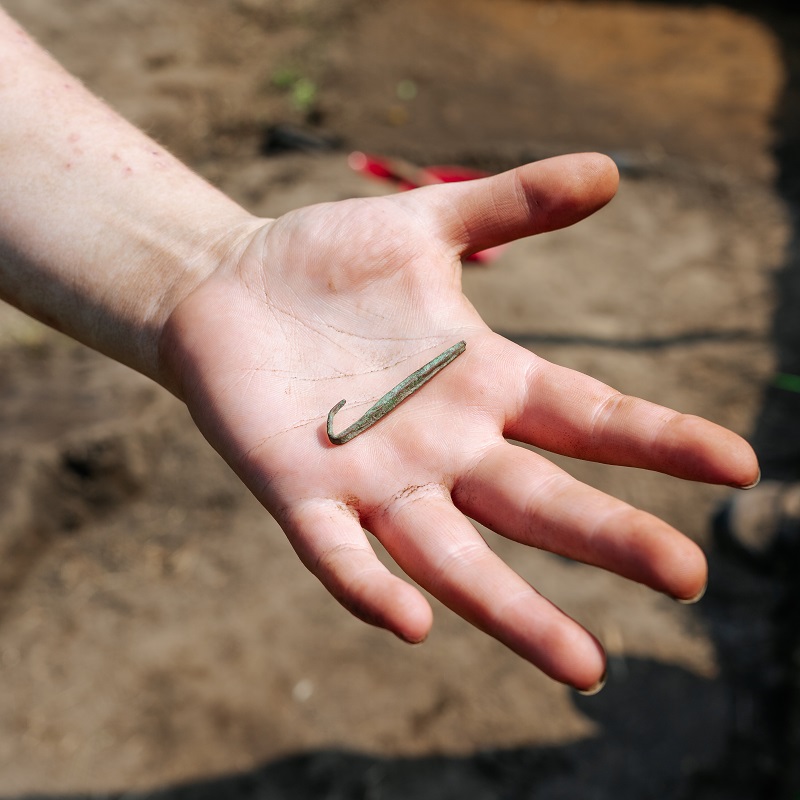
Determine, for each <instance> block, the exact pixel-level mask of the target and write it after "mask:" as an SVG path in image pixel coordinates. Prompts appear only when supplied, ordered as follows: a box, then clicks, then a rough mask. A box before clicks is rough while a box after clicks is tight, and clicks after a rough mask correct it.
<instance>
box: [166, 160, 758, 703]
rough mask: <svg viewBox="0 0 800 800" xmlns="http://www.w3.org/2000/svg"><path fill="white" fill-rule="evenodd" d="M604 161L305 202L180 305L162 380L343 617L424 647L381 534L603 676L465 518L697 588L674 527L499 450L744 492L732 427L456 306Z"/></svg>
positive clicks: (513, 638) (593, 201) (471, 599)
mask: <svg viewBox="0 0 800 800" xmlns="http://www.w3.org/2000/svg"><path fill="white" fill-rule="evenodd" d="M616 185H617V175H616V170H615V169H614V166H613V164H612V163H611V162H610V161H609V160H608V159H606V158H604V157H602V156H596V155H580V156H570V157H561V158H556V159H550V160H547V161H542V162H539V163H536V164H533V165H528V166H526V167H522V168H520V169H518V170H514V171H512V172H509V173H505V174H503V175H499V176H495V177H492V178H487V179H483V180H479V181H474V182H467V183H462V184H450V185H444V186H433V187H426V188H423V189H419V190H415V191H413V192H409V193H407V194H402V195H395V196H391V197H385V198H370V199H358V200H348V201H343V202H339V203H332V204H323V205H318V206H312V207H308V208H304V209H300V210H297V211H294V212H291V213H289V214H286V215H285V216H283V217H280V218H279V219H277V220H274V221H259V222H258V223H257V224H254V226H253V231H252V233H251V234H250V238H249V244H248V245H247V247H246V249H245V251H244V254H243V255H242V256H237V257H236V258H235V259H234V258H231V259H230V260H228V261H225V262H224V263H222V264H221V265H220V267H219V268H218V269H217V270H216V271H215V272H214V273H213V274H212V275H211V276H210V277H209V278H207V279H206V280H205V281H204V282H203V283H201V284H200V285H199V286H198V287H197V288H195V289H194V290H193V291H192V292H191V293H190V294H189V295H188V296H187V297H186V298H185V299H183V300H182V302H180V303H179V304H178V306H177V307H176V308H175V310H174V312H173V313H172V314H171V316H170V318H169V320H168V322H167V324H166V326H165V328H164V334H163V336H162V340H161V353H162V368H163V372H164V374H165V375H167V376H169V377H168V381H167V382H168V384H170V385H171V388H172V389H173V390H174V391H175V392H176V394H178V395H180V396H181V397H182V398H183V399H184V400H185V401H186V403H187V405H188V407H189V409H190V411H191V413H192V415H193V417H194V419H195V421H196V422H197V424H198V426H199V427H200V429H201V430H202V431H203V433H204V434H205V436H206V437H207V438H208V439H209V441H210V442H211V443H212V444H213V445H214V447H215V448H216V449H217V450H218V451H219V452H220V453H221V454H222V456H223V457H224V458H225V459H226V460H227V461H228V463H229V464H230V465H231V466H232V467H233V469H234V470H235V471H236V472H237V473H238V474H239V476H240V477H241V478H242V479H243V480H244V482H245V483H246V484H247V486H248V487H249V488H250V489H251V490H252V491H253V493H254V494H255V495H256V497H257V498H258V499H259V500H260V501H261V502H262V503H263V504H264V506H265V507H266V508H267V509H269V511H270V512H272V514H273V515H274V516H275V517H276V519H277V521H278V522H279V523H280V525H281V526H282V528H283V529H284V531H285V532H286V534H287V536H288V537H289V540H290V541H291V543H292V545H293V546H294V548H295V549H296V551H297V553H298V554H299V556H300V558H301V559H302V560H303V562H304V563H305V564H306V566H307V567H308V568H309V569H310V570H311V571H312V572H313V573H314V574H315V575H316V576H317V577H318V578H319V579H320V580H321V581H322V583H323V584H324V585H325V586H326V587H327V588H328V590H329V591H330V592H331V593H332V594H333V595H334V596H335V597H336V598H337V599H338V600H339V601H340V602H341V603H342V604H343V605H344V606H345V607H346V608H348V609H349V610H350V611H351V612H352V613H354V614H355V615H356V616H358V617H360V618H362V619H364V620H366V621H368V622H370V623H373V624H376V625H379V626H381V627H384V628H387V629H388V630H390V631H392V632H394V633H395V634H397V635H398V636H400V637H401V638H403V639H405V640H407V641H410V642H416V641H420V640H422V639H424V638H425V636H426V635H427V633H428V631H429V629H430V626H431V622H432V614H431V609H430V606H429V605H428V602H427V601H426V600H425V598H424V597H423V595H422V594H421V593H420V592H419V591H418V590H417V589H416V588H414V587H412V586H411V585H410V584H408V583H407V582H405V581H403V580H402V579H400V578H398V577H396V576H394V575H392V574H391V573H390V572H389V570H387V569H386V568H385V567H384V566H383V565H382V564H381V563H380V561H379V560H378V558H377V557H376V555H375V553H374V552H373V550H372V548H371V546H370V544H369V542H368V539H367V537H366V536H365V534H364V532H363V530H362V526H363V528H366V529H367V530H369V531H371V532H372V533H373V534H374V535H375V536H376V537H377V538H378V539H379V540H380V541H381V543H382V544H383V545H384V547H385V548H386V549H387V551H388V552H389V553H390V554H391V556H392V557H393V558H394V559H395V560H396V561H397V563H398V564H399V565H400V566H401V567H402V569H403V570H404V571H405V572H406V573H407V574H408V575H409V576H410V577H411V578H413V579H414V580H415V581H417V582H418V583H419V584H420V585H421V586H423V587H424V588H426V589H427V590H428V591H430V592H431V594H433V595H434V596H435V597H437V598H439V599H440V600H441V601H442V602H444V603H445V604H446V605H448V606H449V607H450V608H452V609H453V610H454V611H456V612H457V613H459V614H461V615H462V616H463V617H464V618H466V619H467V620H469V621H470V622H472V623H473V624H474V625H476V626H477V627H479V628H481V629H482V630H484V631H486V632H487V633H489V634H491V635H492V636H494V637H496V638H497V639H498V640H500V641H501V642H503V643H504V644H506V645H507V646H508V647H510V648H511V649H512V650H514V651H515V652H517V653H518V654H519V655H521V656H522V657H523V658H526V659H527V660H529V661H530V662H532V663H533V664H535V665H536V666H538V667H539V668H540V669H542V670H543V671H544V672H546V673H547V674H548V675H550V676H552V677H553V678H555V679H557V680H560V681H563V682H565V683H568V684H570V685H572V686H575V687H577V688H579V689H583V690H587V689H590V688H591V687H593V686H594V685H596V684H597V683H598V681H599V680H600V678H601V676H602V675H603V673H604V670H605V656H604V654H603V651H602V648H601V646H600V644H599V643H598V642H597V641H596V640H595V639H594V637H593V636H591V634H589V633H588V632H587V631H585V630H584V629H583V628H582V627H580V626H579V625H578V624H577V623H576V622H574V621H573V620H571V619H570V618H568V617H567V616H566V615H564V614H563V613H562V612H561V611H559V610H558V609H557V608H556V607H555V606H553V605H552V604H551V603H549V602H548V601H547V600H545V599H544V598H542V597H541V596H540V595H539V594H538V593H537V592H536V591H535V590H534V589H533V588H532V587H531V586H530V585H529V584H528V583H527V582H526V581H524V580H523V579H522V578H521V577H520V576H518V575H517V574H516V573H515V572H514V571H513V570H512V569H511V568H510V567H508V566H507V565H506V564H505V563H504V562H503V561H502V560H501V559H499V558H498V557H497V556H496V555H494V554H493V552H492V551H491V550H490V549H489V547H488V546H487V544H486V543H485V542H484V540H483V538H482V537H481V536H480V535H479V533H478V532H477V531H476V530H475V528H474V527H473V525H472V524H471V523H470V521H469V519H467V517H471V518H472V519H475V520H477V521H479V522H481V523H483V524H485V525H486V526H488V527H489V528H492V529H493V530H495V531H497V532H498V533H500V534H502V535H505V536H507V537H509V538H511V539H515V540H517V541H520V542H523V543H526V544H529V545H532V546H536V547H540V548H544V549H547V550H551V551H553V552H555V553H560V554H561V555H564V556H568V557H570V558H575V559H578V560H581V561H584V562H587V563H590V564H594V565H597V566H599V567H603V568H605V569H609V570H613V571H614V572H617V573H619V574H620V575H623V576H625V577H627V578H630V579H632V580H636V581H639V582H641V583H644V584H646V585H648V586H651V587H652V588H654V589H656V590H658V591H661V592H664V593H666V594H668V595H671V596H673V597H676V598H679V599H691V598H693V597H695V596H697V595H698V594H699V593H700V592H702V590H703V587H704V586H705V582H706V565H705V560H704V557H703V555H702V553H701V551H700V549H699V548H698V547H697V546H696V545H695V544H694V543H692V542H691V541H689V540H688V539H686V538H685V537H683V536H682V535H681V534H680V533H678V532H677V531H675V530H674V529H673V528H671V527H670V526H669V525H667V524H666V523H664V522H662V521H661V520H659V519H657V518H656V517H654V516H652V515H650V514H647V513H645V512H643V511H639V510H636V509H634V508H632V507H630V506H628V505H627V504H625V503H623V502H621V501H619V500H617V499H615V498H612V497H610V496H608V495H605V494H603V493H602V492H600V491H598V490H595V489H592V488H590V487H589V486H586V485H584V484H581V483H580V482H578V481H576V480H574V479H573V478H571V477H570V476H569V475H567V474H566V473H564V472H563V471H562V470H560V469H559V468H557V467H556V466H554V465H553V464H552V463H551V462H550V461H548V460H547V459H545V458H543V457H541V456H539V455H537V454H535V453H534V452H532V451H530V450H527V449H525V448H522V447H519V446H517V445H514V444H511V443H509V442H508V441H506V438H505V437H507V438H509V439H514V440H518V441H521V442H527V443H530V444H533V445H536V446H537V447H539V448H543V449H545V450H550V451H553V452H556V453H562V454H566V455H570V456H574V457H578V458H585V459H591V460H595V461H602V462H606V463H612V464H622V465H628V466H636V467H643V468H647V469H654V470H659V471H662V472H665V473H668V474H671V475H676V476H678V477H682V478H689V479H693V480H701V481H707V482H711V483H722V484H731V485H736V486H745V485H748V484H751V483H753V482H754V481H755V480H756V478H757V474H758V466H757V463H756V460H755V456H754V454H753V453H752V451H751V450H750V448H749V446H748V445H747V444H746V443H745V442H744V441H743V440H742V439H740V438H739V437H738V436H736V435H735V434H733V433H731V432H729V431H727V430H725V429H723V428H720V427H719V426H717V425H714V424H713V423H711V422H707V421H705V420H701V419H699V418H696V417H690V416H685V415H682V414H679V413H677V412H674V411H670V410H668V409H665V408H662V407H660V406H656V405H653V404H652V403H648V402H645V401H643V400H639V399H636V398H632V397H627V396H624V395H621V394H619V393H617V392H615V391H614V390H612V389H610V388H609V387H607V386H604V385H603V384H601V383H599V382H598V381H596V380H594V379H592V378H589V377H587V376H585V375H581V374H580V373H576V372H574V371H571V370H568V369H565V368H562V367H558V366H556V365H553V364H551V363H548V362H547V361H545V360H543V359H541V358H538V357H537V356H535V355H534V354H532V353H530V352H528V351H527V350H525V349H523V348H521V347H519V346H517V345H514V344H513V343H511V342H509V341H507V340H505V339H503V338H502V337H500V336H498V335H496V334H494V333H492V331H491V330H489V328H488V327H487V326H486V325H485V324H484V323H483V321H482V320H481V319H480V317H479V316H478V314H477V312H476V311H475V309H474V308H473V307H472V306H471V305H470V303H469V302H468V301H467V299H466V298H465V297H464V295H463V294H462V292H461V281H460V274H461V258H462V256H464V255H465V254H467V253H469V252H474V251H477V250H482V249H485V248H487V247H491V246H494V245H498V244H501V243H504V242H506V241H510V240H512V239H516V238H520V237H523V236H528V235H531V234H535V233H540V232H544V231H548V230H553V229H556V228H561V227H564V226H567V225H570V224H572V223H574V222H576V221H578V220H580V219H582V218H583V217H585V216H587V215H588V214H591V213H592V212H593V211H595V210H597V209H598V208H600V207H601V206H603V205H604V204H605V203H606V202H608V200H609V199H610V198H611V197H612V196H613V194H614V192H615V190H616ZM461 339H464V340H465V341H466V343H467V350H466V352H465V353H464V354H463V355H462V356H460V357H459V358H458V359H457V360H456V361H454V362H453V363H452V364H450V365H449V366H448V367H447V368H446V369H445V370H444V371H442V372H441V373H440V374H439V375H437V376H436V377H435V378H434V379H433V380H432V381H431V382H430V383H429V384H427V385H425V386H424V387H423V388H422V389H421V390H420V391H419V392H418V393H417V394H415V395H413V396H412V397H410V398H409V399H408V400H406V401H405V402H404V403H403V404H401V405H400V406H399V407H398V408H396V409H395V410H394V411H392V412H391V413H390V414H389V415H388V416H387V417H385V418H384V419H383V420H381V421H380V422H379V423H378V424H377V425H376V426H375V427H373V428H371V429H370V430H368V431H367V432H365V433H364V434H362V435H361V436H359V437H358V438H356V439H354V440H352V441H351V442H349V443H347V444H345V445H342V446H335V445H332V444H331V443H330V442H329V440H328V438H327V436H326V433H325V422H326V416H327V413H328V411H329V409H330V408H331V407H332V406H334V405H335V404H336V403H337V402H338V401H339V400H341V399H342V398H346V399H347V405H346V406H345V407H344V409H343V410H342V411H341V412H339V414H338V416H337V418H336V423H335V425H336V430H342V429H343V428H344V427H345V426H346V425H348V424H350V423H351V422H352V421H353V420H354V419H356V418H357V417H359V416H360V415H361V414H362V413H363V412H364V411H365V410H366V409H367V408H368V407H369V406H370V405H372V403H373V402H374V401H375V400H376V399H377V398H378V397H380V396H381V395H383V394H384V393H385V392H386V391H388V390H389V389H390V388H392V387H393V386H394V385H395V384H397V383H398V382H399V381H401V380H402V379H403V378H405V377H406V376H407V375H409V374H410V373H411V372H413V371H414V370H416V369H417V368H419V367H420V366H422V365H423V364H424V363H426V362H428V361H429V360H430V359H431V358H433V357H434V356H435V355H437V354H438V353H440V352H441V351H443V350H444V349H445V348H447V347H449V346H450V345H452V344H454V343H455V342H457V341H459V340H461Z"/></svg>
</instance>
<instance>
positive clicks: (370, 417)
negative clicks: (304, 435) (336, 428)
mask: <svg viewBox="0 0 800 800" xmlns="http://www.w3.org/2000/svg"><path fill="white" fill-rule="evenodd" d="M466 349H467V343H466V342H463V341H462V342H459V343H458V344H454V345H453V346H452V347H449V348H448V349H447V350H445V351H444V353H442V354H441V355H438V356H436V358H434V359H433V361H429V362H428V363H427V364H426V365H425V366H424V367H420V368H419V369H418V370H417V371H416V372H412V373H411V375H409V376H408V377H407V378H406V379H405V380H404V381H400V383H398V384H397V386H395V387H394V389H392V390H391V391H388V392H386V394H385V395H384V396H383V397H381V399H380V400H378V402H377V403H375V405H374V406H372V407H371V408H370V409H369V411H367V413H366V414H364V416H363V417H360V418H359V419H357V420H356V421H355V422H354V423H353V424H352V425H351V426H350V427H349V428H345V429H344V430H343V431H342V432H341V433H338V434H337V433H334V432H333V418H334V416H335V415H336V413H337V412H338V411H340V410H341V409H342V407H343V406H344V404H345V403H346V402H347V401H346V400H340V401H339V402H338V403H337V404H336V405H335V406H334V407H333V408H332V409H331V410H330V411H329V412H328V438H329V439H330V440H331V444H345V443H346V442H349V441H350V440H351V439H354V438H355V437H356V436H358V435H359V434H360V433H364V431H365V430H366V429H367V428H370V427H372V426H373V425H374V424H375V423H376V422H377V421H378V420H380V419H381V418H382V417H385V416H386V415H387V414H388V413H389V412H390V411H393V410H394V409H395V408H397V406H398V405H399V404H400V403H402V402H403V400H405V399H406V398H407V397H408V396H409V395H411V394H414V392H416V391H417V389H419V388H420V387H421V386H423V385H424V384H426V383H427V382H428V381H429V380H430V379H431V378H432V377H433V376H434V375H435V374H436V373H437V372H439V371H440V370H443V369H444V368H445V367H446V366H447V365H448V364H449V363H450V362H451V361H453V360H454V359H456V358H458V357H459V356H460V355H461V354H462V353H463V352H464V351H465V350H466Z"/></svg>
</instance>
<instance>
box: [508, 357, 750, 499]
mask: <svg viewBox="0 0 800 800" xmlns="http://www.w3.org/2000/svg"><path fill="white" fill-rule="evenodd" d="M509 362H514V363H513V368H514V369H516V370H517V374H518V375H525V376H526V377H525V379H524V386H522V387H521V390H520V395H519V404H518V406H517V408H516V409H515V410H514V411H513V412H512V413H511V414H510V415H509V416H508V417H507V419H506V428H505V434H506V435H507V436H509V437H511V438H513V439H517V440H518V441H522V442H527V443H529V444H534V445H536V446H538V447H541V448H543V449H545V450H549V451H551V452H554V453H559V454H561V455H566V456H572V457H573V458H581V459H586V460H590V461H599V462H602V463H606V464H616V465H619V466H627V467H639V468H642V469H651V470H657V471H658V472H663V473H666V474H668V475H674V476H675V477H678V478H686V479H688V480H695V481H703V482H705V483H716V484H726V485H730V486H736V487H740V488H746V487H749V486H752V485H754V484H755V483H756V482H757V481H758V476H759V468H758V460H757V459H756V455H755V453H754V452H753V449H752V448H751V447H750V445H749V444H748V443H747V442H746V441H745V440H744V439H742V438H741V437H740V436H738V435H737V434H735V433H733V432H732V431H729V430H728V429H726V428H723V427H722V426H720V425H717V424H715V423H713V422H709V421H708V420H706V419H703V418H701V417H697V416H694V415H691V414H681V413H679V412H678V411H673V410H672V409H669V408H665V407H664V406H660V405H657V404H655V403H651V402H649V401H647V400H642V399H640V398H638V397H632V396H630V395H625V394H622V393H621V392H618V391H615V390H614V389H612V388H611V387H610V386H607V385H605V384H604V383H602V382H600V381H598V380H595V379H594V378H590V377H589V376H587V375H583V374H581V373H580V372H576V371H575V370H571V369H568V368H566V367H560V366H557V365H556V364H552V363H550V362H548V361H545V360H544V359H541V358H538V357H536V356H533V355H532V354H531V353H529V352H528V351H527V350H525V349H524V348H521V347H515V348H514V352H513V354H512V355H511V358H510V359H509ZM509 366H510V367H511V364H510V363H509Z"/></svg>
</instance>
